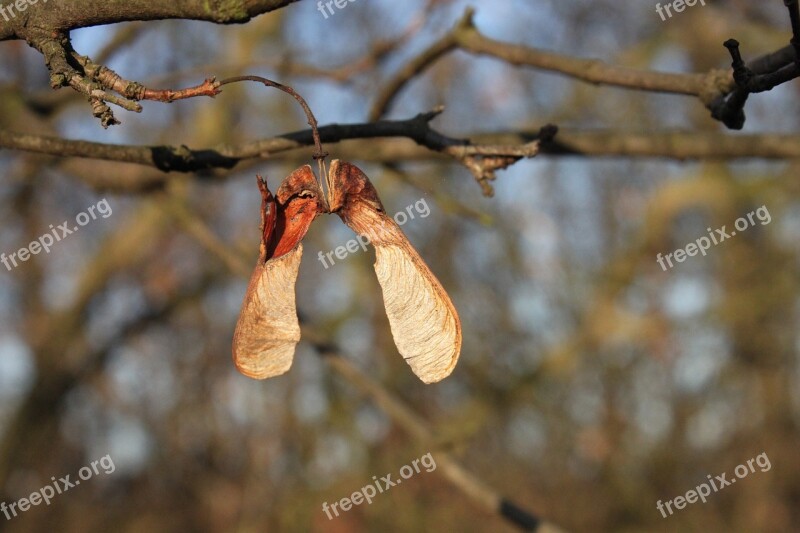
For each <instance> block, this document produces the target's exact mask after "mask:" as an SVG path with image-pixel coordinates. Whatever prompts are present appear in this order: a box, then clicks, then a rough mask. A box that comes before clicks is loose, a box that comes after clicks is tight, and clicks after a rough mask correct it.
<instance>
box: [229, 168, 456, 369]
mask: <svg viewBox="0 0 800 533" xmlns="http://www.w3.org/2000/svg"><path fill="white" fill-rule="evenodd" d="M326 179H327V185H328V197H327V198H326V197H325V195H324V194H323V192H322V189H321V186H320V185H319V184H318V183H317V181H316V179H315V177H314V173H313V171H312V170H311V167H310V166H309V165H304V166H302V167H300V168H298V169H297V170H295V171H294V172H292V173H291V174H289V176H287V177H286V179H284V180H283V183H282V184H281V186H280V187H279V188H278V190H277V192H276V193H275V196H273V195H272V194H271V193H270V191H269V189H268V188H267V184H266V183H265V182H264V180H262V179H261V177H260V176H258V186H259V189H260V190H261V198H262V200H261V230H262V235H261V248H260V252H259V258H258V263H257V264H256V268H255V270H254V271H253V275H252V276H251V278H250V284H249V286H248V287H247V294H245V297H244V302H243V303H242V310H241V313H240V314H239V321H238V322H237V324H236V331H235V333H234V336H233V360H234V363H235V364H236V368H238V369H239V371H240V372H241V373H242V374H244V375H246V376H249V377H251V378H255V379H265V378H269V377H272V376H277V375H280V374H283V373H284V372H286V371H287V370H289V367H291V365H292V359H293V357H294V350H295V346H296V344H297V343H298V342H299V341H300V324H299V321H298V319H297V308H296V305H295V292H294V287H295V282H296V280H297V273H298V270H299V268H300V258H301V256H302V254H303V245H302V243H301V241H302V239H303V237H304V236H305V234H306V232H307V231H308V228H309V226H310V225H311V222H313V220H314V218H316V217H317V215H319V214H320V213H326V212H329V213H336V214H337V215H339V217H340V218H341V219H342V221H344V223H345V224H347V225H348V226H349V227H350V228H351V229H352V230H353V231H355V232H356V233H357V234H358V235H363V236H365V237H368V238H369V241H370V242H371V243H372V244H373V246H375V273H376V274H377V276H378V282H379V283H380V285H381V288H382V290H383V302H384V306H385V307H386V314H387V316H388V318H389V325H390V327H391V330H392V337H393V338H394V341H395V344H396V345H397V349H398V351H399V352H400V354H401V355H402V356H403V358H404V359H405V360H406V362H407V363H408V364H409V366H411V370H413V371H414V373H415V374H416V375H417V376H418V377H419V378H420V379H421V380H422V381H423V382H425V383H434V382H437V381H440V380H442V379H444V378H446V377H447V376H448V375H450V373H451V372H452V371H453V368H455V366H456V362H457V361H458V356H459V353H460V352H461V322H460V321H459V318H458V314H457V313H456V310H455V307H453V304H452V302H451V301H450V297H449V296H448V295H447V292H445V290H444V288H443V287H442V285H441V284H440V283H439V280H437V279H436V276H434V275H433V273H432V272H431V271H430V269H429V268H428V266H427V265H426V264H425V262H424V261H423V260H422V258H421V257H420V256H419V254H418V253H417V251H416V250H415V249H414V247H413V246H411V243H410V242H408V239H407V238H406V236H405V235H404V234H403V232H402V230H401V229H400V227H399V226H398V225H397V224H396V223H395V222H394V220H392V219H391V218H390V217H389V216H387V215H386V212H385V210H384V209H383V205H382V204H381V201H380V198H379V197H378V193H377V191H376V190H375V187H373V185H372V183H370V181H369V178H367V176H366V175H365V174H364V173H363V172H362V171H361V170H359V169H358V168H357V167H356V166H355V165H352V164H350V163H346V162H340V161H339V160H334V161H333V163H332V164H331V168H330V172H328V175H327V176H326Z"/></svg>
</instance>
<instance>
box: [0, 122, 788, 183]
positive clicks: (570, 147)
mask: <svg viewBox="0 0 800 533" xmlns="http://www.w3.org/2000/svg"><path fill="white" fill-rule="evenodd" d="M319 132H320V137H321V139H322V142H325V143H337V142H341V141H345V140H349V139H376V138H391V137H402V138H407V139H412V140H414V141H415V142H416V143H417V144H418V145H420V146H421V147H423V148H421V149H413V148H409V147H406V146H404V147H401V148H400V149H398V150H396V151H387V150H385V149H383V148H385V145H383V144H376V153H374V154H369V153H365V154H364V155H363V158H364V159H365V160H383V159H387V158H388V159H401V160H402V159H408V160H417V159H422V158H429V156H430V153H431V151H433V152H442V151H444V150H445V149H446V148H447V147H459V146H460V147H467V146H468V147H469V148H468V149H467V151H468V152H469V151H474V150H476V149H480V148H481V147H484V148H486V151H487V152H490V151H491V150H492V149H494V147H495V146H496V145H516V144H517V143H519V144H523V143H527V142H530V141H531V140H535V139H536V138H537V135H538V133H537V132H507V133H492V134H480V133H478V134H475V135H474V136H472V137H471V138H472V141H473V143H474V144H473V145H468V144H466V141H464V140H459V139H454V138H451V137H447V136H445V135H442V134H441V133H439V132H437V131H435V130H433V129H431V128H420V127H419V125H418V122H415V119H410V120H398V121H392V120H386V121H378V122H367V123H359V124H330V125H327V126H322V127H321V128H320V129H319ZM311 145H313V139H312V136H311V130H303V131H298V132H293V133H287V134H284V135H279V136H276V137H270V138H267V139H262V140H259V141H253V142H249V143H244V144H241V145H218V146H215V147H210V148H200V149H191V148H188V147H186V146H168V145H161V146H132V145H116V144H105V143H97V142H89V141H78V140H68V139H61V138H57V137H48V136H41V135H31V134H25V133H16V132H10V131H2V130H0V148H7V149H12V150H22V151H27V152H34V153H40V154H48V155H53V156H58V157H79V158H86V159H100V160H107V161H116V162H122V163H135V164H138V165H144V166H148V167H154V168H157V169H160V170H163V171H165V172H170V171H174V172H197V171H200V170H207V169H214V168H222V169H229V168H233V167H234V166H235V165H236V164H237V163H239V162H240V161H243V160H247V159H255V158H260V159H268V158H270V157H272V156H274V155H276V154H279V153H283V152H287V151H290V150H295V149H297V148H302V147H306V146H311ZM378 148H381V149H378ZM453 151H457V150H453ZM539 152H540V153H541V154H546V155H553V156H563V155H573V156H592V157H604V156H619V157H623V156H624V157H660V158H669V159H679V160H684V159H724V160H730V159H796V158H800V137H799V136H797V135H770V134H758V135H725V134H722V133H716V132H688V131H664V132H656V133H625V132H619V131H607V130H597V131H591V132H588V131H580V130H561V131H560V132H559V134H558V135H557V137H556V138H555V139H554V140H552V141H550V142H547V143H543V144H541V145H540V147H539ZM487 155H488V154H487Z"/></svg>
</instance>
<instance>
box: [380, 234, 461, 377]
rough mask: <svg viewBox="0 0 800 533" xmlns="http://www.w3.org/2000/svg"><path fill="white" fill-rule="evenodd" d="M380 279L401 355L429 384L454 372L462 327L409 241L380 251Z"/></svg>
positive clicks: (445, 295)
mask: <svg viewBox="0 0 800 533" xmlns="http://www.w3.org/2000/svg"><path fill="white" fill-rule="evenodd" d="M375 256H376V257H375V274H376V275H377V276H378V282H379V283H380V284H381V288H382V289H383V303H384V305H385V307H386V315H387V316H388V317H389V325H390V327H391V329H392V336H393V337H394V342H395V344H396V345H397V350H398V351H399V352H400V354H401V355H402V356H403V358H404V359H405V360H406V362H407V363H408V364H409V365H410V366H411V370H413V371H414V373H415V374H416V375H417V376H418V377H419V378H420V379H421V380H422V381H424V382H425V383H434V382H437V381H440V380H442V379H444V378H446V377H447V376H449V375H450V373H451V372H452V371H453V368H455V366H456V363H457V362H458V356H459V353H460V352H461V322H460V320H459V318H458V314H457V313H456V310H455V307H454V306H453V303H452V302H451V301H450V297H449V296H448V295H447V292H445V290H444V288H443V287H442V285H441V284H440V283H439V280H438V279H436V276H434V275H433V273H432V272H431V271H430V269H428V267H427V265H426V264H425V262H424V261H423V260H422V258H421V257H420V256H419V254H417V252H416V250H414V248H413V247H412V246H411V244H410V243H408V241H406V242H405V243H401V244H378V245H376V246H375Z"/></svg>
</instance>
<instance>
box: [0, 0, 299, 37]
mask: <svg viewBox="0 0 800 533" xmlns="http://www.w3.org/2000/svg"><path fill="white" fill-rule="evenodd" d="M297 1H298V0H182V1H181V2H169V1H167V2H154V1H149V0H49V1H48V0H40V1H39V3H38V4H37V5H34V6H29V7H28V9H26V11H24V12H22V13H19V14H18V15H17V16H13V17H9V20H8V21H5V20H3V19H2V18H0V41H4V40H8V39H25V40H27V36H28V35H29V32H30V29H31V28H37V29H40V30H42V29H45V30H49V31H52V32H54V33H68V32H69V31H70V30H74V29H78V28H87V27H90V26H101V25H103V24H114V23H117V22H130V21H138V20H141V21H145V20H164V19H187V20H204V21H207V22H215V23H217V24H236V23H244V22H247V21H249V20H250V19H251V18H253V17H255V16H258V15H261V14H263V13H268V12H270V11H274V10H276V9H280V8H282V7H285V6H287V5H289V4H292V3H294V2H297Z"/></svg>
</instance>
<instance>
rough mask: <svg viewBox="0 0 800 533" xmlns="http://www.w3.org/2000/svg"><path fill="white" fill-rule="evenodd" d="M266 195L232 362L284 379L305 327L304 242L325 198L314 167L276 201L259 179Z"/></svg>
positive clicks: (260, 375)
mask: <svg viewBox="0 0 800 533" xmlns="http://www.w3.org/2000/svg"><path fill="white" fill-rule="evenodd" d="M258 187H259V190H260V191H261V234H262V236H261V247H260V250H259V257H258V263H257V264H256V267H255V269H254V270H253V274H252V276H251V277H250V283H249V285H248V287H247V293H246V294H245V297H244V302H242V310H241V312H240V313H239V320H238V322H237V323H236V331H235V332H234V335H233V361H234V364H235V365H236V368H237V369H239V371H240V372H241V373H242V374H244V375H246V376H248V377H251V378H255V379H265V378H269V377H272V376H278V375H280V374H283V373H284V372H286V371H287V370H289V367H291V365H292V359H293V357H294V349H295V345H297V343H298V342H299V341H300V324H299V322H298V319H297V308H296V306H295V291H294V287H295V282H296V281H297V272H298V270H299V268H300V259H301V257H302V255H303V245H302V244H301V243H300V241H301V240H302V239H303V237H304V236H305V234H306V232H307V231H308V228H309V226H310V225H311V222H313V220H314V218H316V216H317V215H318V214H319V213H321V212H324V211H325V208H324V204H325V202H324V198H323V196H322V193H321V192H320V190H319V186H318V185H317V182H316V180H315V178H314V173H313V172H312V171H311V167H310V166H308V165H305V166H303V167H300V168H299V169H297V170H295V171H294V172H292V173H291V174H290V175H289V176H288V177H287V178H286V179H285V180H284V181H283V183H282V184H281V186H280V187H279V188H278V191H277V193H276V196H275V197H273V196H272V194H271V193H270V191H269V189H268V188H267V184H266V182H264V180H262V179H261V177H260V176H258Z"/></svg>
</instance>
